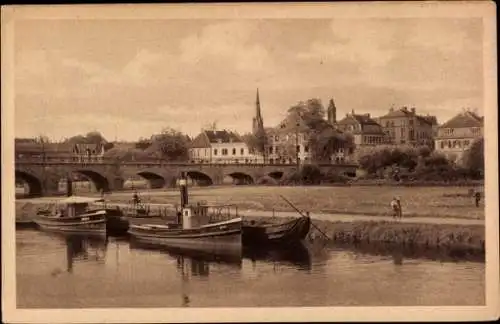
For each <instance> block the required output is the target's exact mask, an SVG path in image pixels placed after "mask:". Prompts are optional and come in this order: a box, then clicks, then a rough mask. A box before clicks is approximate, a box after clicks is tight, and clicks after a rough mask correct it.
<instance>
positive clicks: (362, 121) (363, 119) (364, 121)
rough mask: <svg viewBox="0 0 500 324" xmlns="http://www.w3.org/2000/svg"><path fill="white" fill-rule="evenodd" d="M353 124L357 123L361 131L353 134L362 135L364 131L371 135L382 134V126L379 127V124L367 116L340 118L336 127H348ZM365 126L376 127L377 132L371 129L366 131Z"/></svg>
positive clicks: (357, 115)
mask: <svg viewBox="0 0 500 324" xmlns="http://www.w3.org/2000/svg"><path fill="white" fill-rule="evenodd" d="M353 123H358V124H359V125H361V131H354V132H355V133H362V132H363V133H364V132H366V131H368V132H369V133H373V134H382V133H384V132H383V129H382V126H380V124H379V123H377V122H376V121H375V120H374V119H373V118H371V117H370V115H369V114H364V115H359V114H348V115H347V116H345V117H344V118H342V119H341V120H340V121H339V122H338V123H337V124H338V125H350V124H353ZM367 126H375V127H377V129H378V130H375V131H374V130H373V128H372V129H370V130H366V129H365V127H367Z"/></svg>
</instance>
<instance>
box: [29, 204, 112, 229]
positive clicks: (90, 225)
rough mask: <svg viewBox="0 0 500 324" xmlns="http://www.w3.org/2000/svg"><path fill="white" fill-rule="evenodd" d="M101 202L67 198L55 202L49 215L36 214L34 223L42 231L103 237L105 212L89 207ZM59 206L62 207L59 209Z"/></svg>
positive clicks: (102, 209) (44, 213)
mask: <svg viewBox="0 0 500 324" xmlns="http://www.w3.org/2000/svg"><path fill="white" fill-rule="evenodd" d="M102 201H103V200H102V198H91V197H79V196H69V197H66V198H64V199H61V200H59V201H57V202H56V205H55V206H54V208H53V210H52V211H51V212H50V213H47V212H46V211H45V212H41V213H37V215H36V217H35V219H34V222H35V223H36V225H37V226H38V227H39V228H40V229H42V230H48V231H56V232H66V233H89V234H104V235H105V234H106V210H105V209H104V208H91V207H90V205H91V204H95V203H96V202H102ZM61 205H63V206H64V207H63V208H60V206H61Z"/></svg>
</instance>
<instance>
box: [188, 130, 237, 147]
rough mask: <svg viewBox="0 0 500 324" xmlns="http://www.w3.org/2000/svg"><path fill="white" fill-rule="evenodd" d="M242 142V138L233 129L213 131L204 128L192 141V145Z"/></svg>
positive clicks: (203, 145) (208, 145) (202, 145)
mask: <svg viewBox="0 0 500 324" xmlns="http://www.w3.org/2000/svg"><path fill="white" fill-rule="evenodd" d="M219 142H220V143H242V142H243V140H242V138H241V137H240V136H239V135H238V134H236V133H234V132H231V131H227V130H221V131H211V130H204V131H202V132H201V133H200V134H198V136H196V137H195V138H194V139H193V140H192V141H190V145H189V146H190V147H192V148H196V147H198V148H199V147H202V148H203V147H210V144H212V143H213V144H215V143H219Z"/></svg>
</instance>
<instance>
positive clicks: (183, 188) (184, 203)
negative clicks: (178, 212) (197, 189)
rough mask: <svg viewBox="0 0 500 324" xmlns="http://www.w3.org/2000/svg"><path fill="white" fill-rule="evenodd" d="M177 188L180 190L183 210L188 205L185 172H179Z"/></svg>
mask: <svg viewBox="0 0 500 324" xmlns="http://www.w3.org/2000/svg"><path fill="white" fill-rule="evenodd" d="M179 186H180V188H181V208H184V207H186V206H187V204H188V203H189V198H188V189H187V175H186V172H181V178H180V179H179Z"/></svg>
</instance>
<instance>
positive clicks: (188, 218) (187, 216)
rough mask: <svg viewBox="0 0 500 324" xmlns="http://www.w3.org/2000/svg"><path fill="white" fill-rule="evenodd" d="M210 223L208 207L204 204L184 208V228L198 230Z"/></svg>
mask: <svg viewBox="0 0 500 324" xmlns="http://www.w3.org/2000/svg"><path fill="white" fill-rule="evenodd" d="M208 223H210V217H209V215H208V206H206V205H202V204H199V203H198V204H195V205H186V206H184V207H183V208H182V228H183V229H190V228H197V227H200V226H203V225H207V224H208Z"/></svg>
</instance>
